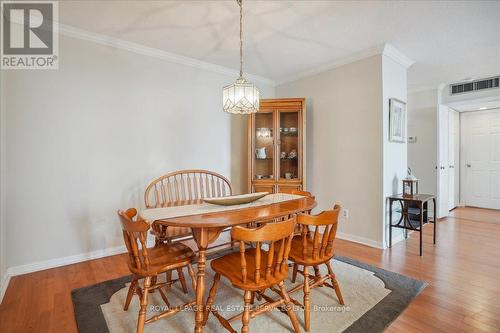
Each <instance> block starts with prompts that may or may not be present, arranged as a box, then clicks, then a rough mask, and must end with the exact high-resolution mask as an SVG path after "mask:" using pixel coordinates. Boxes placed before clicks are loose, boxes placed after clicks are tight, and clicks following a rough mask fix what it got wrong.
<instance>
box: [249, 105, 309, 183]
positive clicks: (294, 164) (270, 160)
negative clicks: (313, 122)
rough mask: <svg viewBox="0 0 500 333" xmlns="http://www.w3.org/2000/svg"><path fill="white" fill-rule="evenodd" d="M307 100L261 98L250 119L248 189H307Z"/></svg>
mask: <svg viewBox="0 0 500 333" xmlns="http://www.w3.org/2000/svg"><path fill="white" fill-rule="evenodd" d="M305 112H306V106H305V99H304V98H282V99H261V100H260V109H259V112H257V113H254V114H252V115H251V116H250V117H249V118H248V147H249V151H248V161H249V162H248V188H249V190H250V191H251V192H270V193H277V192H280V191H283V190H295V189H297V190H305V186H306V179H305V160H306V159H305V156H306V149H305V140H306V139H305V138H306V135H305Z"/></svg>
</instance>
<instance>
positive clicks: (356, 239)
mask: <svg viewBox="0 0 500 333" xmlns="http://www.w3.org/2000/svg"><path fill="white" fill-rule="evenodd" d="M337 238H340V239H345V240H348V241H351V242H355V243H360V244H363V245H367V246H370V247H375V248H377V249H384V247H383V244H382V242H377V241H374V240H372V239H369V238H365V237H360V236H355V235H351V234H346V233H343V232H337Z"/></svg>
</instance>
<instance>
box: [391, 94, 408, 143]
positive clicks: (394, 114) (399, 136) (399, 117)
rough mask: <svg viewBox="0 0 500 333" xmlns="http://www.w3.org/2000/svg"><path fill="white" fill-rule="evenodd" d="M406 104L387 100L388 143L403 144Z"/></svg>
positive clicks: (393, 99)
mask: <svg viewBox="0 0 500 333" xmlns="http://www.w3.org/2000/svg"><path fill="white" fill-rule="evenodd" d="M405 129H406V103H405V102H403V101H400V100H398V99H395V98H391V99H390V100H389V141H391V142H405V140H406V138H405V135H406V133H405V132H406V131H405Z"/></svg>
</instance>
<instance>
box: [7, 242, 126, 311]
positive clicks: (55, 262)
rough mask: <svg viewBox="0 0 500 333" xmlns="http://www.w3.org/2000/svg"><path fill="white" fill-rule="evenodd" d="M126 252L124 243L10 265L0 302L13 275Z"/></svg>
mask: <svg viewBox="0 0 500 333" xmlns="http://www.w3.org/2000/svg"><path fill="white" fill-rule="evenodd" d="M125 252H127V249H126V248H125V246H123V245H122V246H117V247H111V248H107V249H103V250H97V251H92V252H87V253H81V254H76V255H73V256H68V257H63V258H54V259H49V260H45V261H39V262H35V263H31V264H27V265H21V266H14V267H9V268H8V269H7V272H6V274H5V277H4V278H3V281H2V284H1V289H0V304H1V302H2V300H3V296H4V295H5V291H6V290H7V287H8V285H9V281H10V278H11V277H13V276H16V275H22V274H27V273H32V272H37V271H42V270H45V269H49V268H55V267H60V266H66V265H71V264H76V263H79V262H82V261H87V260H93V259H99V258H104V257H109V256H113V255H116V254H121V253H125Z"/></svg>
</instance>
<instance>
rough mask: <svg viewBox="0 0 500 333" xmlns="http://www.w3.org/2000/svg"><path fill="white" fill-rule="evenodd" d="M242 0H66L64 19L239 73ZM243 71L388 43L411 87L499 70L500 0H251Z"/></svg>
mask: <svg viewBox="0 0 500 333" xmlns="http://www.w3.org/2000/svg"><path fill="white" fill-rule="evenodd" d="M238 14H239V13H238V6H237V4H236V2H235V1H232V0H227V1H208V0H207V1H65V2H61V3H60V13H59V20H60V22H61V23H63V24H66V25H70V26H73V27H77V28H80V29H84V30H87V31H90V32H95V33H100V34H105V35H109V36H112V37H117V38H120V39H123V40H127V41H131V42H135V43H138V44H142V45H145V46H149V47H153V48H157V49H160V50H164V51H168V52H171V53H177V54H180V55H183V56H187V57H192V58H195V59H198V60H202V61H206V62H210V63H214V64H218V65H222V66H226V67H230V68H234V69H237V68H238V66H239V59H238V47H239V44H238ZM244 15H245V18H244V39H245V41H244V48H245V50H244V52H245V72H248V73H252V74H256V75H260V76H264V77H267V78H270V79H273V80H275V81H277V82H281V81H284V80H287V79H288V78H291V77H295V76H296V75H297V74H299V73H301V72H305V71H310V70H313V69H314V68H317V67H321V66H325V65H328V64H330V63H335V62H337V61H341V60H342V59H345V58H347V57H349V56H351V55H353V54H356V53H359V52H362V51H364V50H366V49H369V48H372V47H374V46H377V45H380V44H383V43H390V44H392V45H393V46H395V47H396V48H397V49H398V50H399V51H401V52H402V53H403V54H405V55H406V56H408V57H409V58H411V59H412V60H414V61H415V64H414V65H413V66H412V67H411V68H410V69H409V72H408V73H409V74H408V80H409V82H408V83H409V87H410V88H416V87H427V86H437V85H438V84H440V83H450V82H456V81H460V80H463V79H465V78H469V77H472V78H479V77H484V76H491V75H498V74H500V1H498V0H497V1H252V0H250V1H244Z"/></svg>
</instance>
